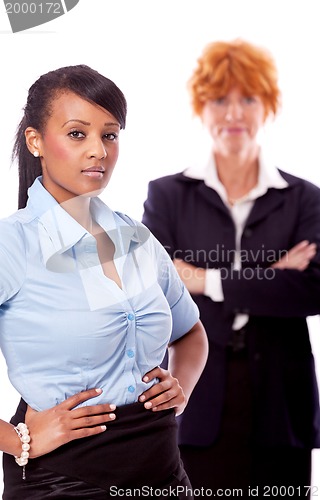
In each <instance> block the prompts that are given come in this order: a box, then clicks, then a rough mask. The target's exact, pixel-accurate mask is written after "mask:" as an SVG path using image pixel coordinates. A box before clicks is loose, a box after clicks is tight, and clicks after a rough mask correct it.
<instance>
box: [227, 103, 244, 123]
mask: <svg viewBox="0 0 320 500" xmlns="http://www.w3.org/2000/svg"><path fill="white" fill-rule="evenodd" d="M242 117H243V108H242V105H241V103H240V102H237V101H234V102H229V103H228V106H227V109H226V120H227V121H228V122H232V121H237V120H241V119H242Z"/></svg>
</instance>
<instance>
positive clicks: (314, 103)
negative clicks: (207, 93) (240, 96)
mask: <svg viewBox="0 0 320 500" xmlns="http://www.w3.org/2000/svg"><path fill="white" fill-rule="evenodd" d="M318 5H319V2H318V0H305V1H304V2H301V1H297V0H291V2H284V1H281V0H268V1H266V0H219V1H217V0H197V1H194V0H162V1H160V0H113V1H110V0H80V2H79V4H78V5H77V6H76V7H75V8H74V9H73V10H71V11H70V12H69V13H68V14H67V15H65V16H62V17H61V18H58V19H56V20H55V21H52V22H50V23H47V24H45V25H42V26H39V27H36V28H34V29H31V30H28V31H26V32H21V33H16V34H12V33H11V30H10V25H9V21H8V19H7V17H6V14H5V9H4V5H3V3H2V2H1V4H0V54H1V80H0V88H1V92H0V110H1V111H0V138H1V142H0V144H1V147H0V160H1V163H0V173H1V177H0V178H1V182H0V217H4V216H6V215H9V214H10V213H12V212H13V211H14V210H15V209H16V204H17V172H16V167H15V166H10V155H11V149H12V144H13V138H14V133H15V130H16V126H17V124H18V122H19V120H20V118H21V110H22V108H23V106H24V104H25V101H26V96H27V90H28V88H29V87H30V85H31V84H32V83H33V82H34V80H35V79H37V78H38V77H39V76H40V75H41V74H42V73H44V72H47V71H50V70H52V69H56V68H58V67H60V66H65V65H69V64H80V63H84V64H88V65H89V66H92V67H93V68H94V69H97V70H98V71H100V72H102V73H103V74H105V75H106V76H108V77H109V78H111V79H112V80H114V81H115V83H116V84H117V85H118V86H119V87H120V88H121V89H122V90H123V92H124V94H125V95H126V97H127V100H128V123H127V128H126V130H125V131H124V132H123V133H122V136H121V154H120V158H119V162H118V166H117V168H116V171H115V173H114V176H113V179H112V181H111V183H110V185H109V186H108V188H107V189H106V191H105V193H104V195H103V199H104V200H105V201H106V202H107V203H108V205H109V206H110V207H111V208H113V209H117V210H120V211H123V212H126V213H128V214H129V215H131V216H132V217H135V218H137V219H140V218H141V215H142V211H143V201H144V200H145V198H146V194H147V184H148V181H149V180H150V179H153V178H156V177H159V176H162V175H165V174H167V173H174V172H176V171H179V170H181V169H183V168H185V167H186V166H187V165H189V164H190V163H191V162H192V161H194V160H195V159H196V158H197V157H198V155H199V154H201V155H202V153H203V152H205V151H206V145H207V139H206V136H205V134H204V132H203V130H202V127H201V124H200V123H199V122H198V121H197V119H195V118H193V116H192V112H191V108H190V105H189V96H188V93H187V90H186V82H187V80H188V78H189V76H190V74H191V72H192V70H193V68H194V67H195V64H196V59H197V57H198V56H199V55H200V53H201V51H202V49H203V47H204V45H206V44H207V43H208V42H210V41H214V40H218V39H225V40H229V39H233V38H236V37H241V38H245V39H247V40H248V41H251V42H253V43H256V44H259V45H262V46H265V47H266V48H268V49H269V50H270V51H271V52H272V54H273V55H274V57H275V60H276V63H277V66H278V69H279V76H280V86H281V89H282V91H283V106H282V112H281V114H280V115H279V117H278V118H277V120H276V122H275V123H273V124H271V125H269V126H267V127H266V130H265V131H264V134H263V137H262V141H263V143H264V146H265V148H266V149H267V151H268V153H269V154H270V155H272V156H273V157H274V158H275V160H276V162H277V165H278V166H279V167H281V168H282V169H284V170H287V171H289V172H291V173H293V174H296V175H299V176H301V177H305V178H307V179H309V180H311V181H312V182H314V183H315V184H317V185H320V173H319V165H320V154H319V131H320V122H319V115H320V102H319V89H320V71H319V47H320V30H319V15H318V9H319V7H318ZM310 326H311V336H312V343H313V348H314V354H315V357H316V362H317V370H318V371H319V373H320V340H319V331H320V325H319V321H318V317H314V318H312V320H310ZM0 363H1V364H0V380H1V399H0V401H1V403H0V417H1V418H3V419H8V418H9V417H10V416H11V414H12V412H13V411H14V409H15V406H16V404H17V401H18V396H17V395H16V393H15V392H14V391H13V389H12V388H10V386H9V384H8V382H7V381H6V373H5V367H4V363H3V360H2V359H1V360H0ZM48 432H49V429H48ZM313 484H314V485H316V486H318V487H319V490H318V496H320V452H319V451H316V452H314V472H313Z"/></svg>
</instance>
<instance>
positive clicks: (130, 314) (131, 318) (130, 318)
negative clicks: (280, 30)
mask: <svg viewBox="0 0 320 500" xmlns="http://www.w3.org/2000/svg"><path fill="white" fill-rule="evenodd" d="M128 319H129V320H130V321H132V320H133V319H134V314H132V313H129V314H128Z"/></svg>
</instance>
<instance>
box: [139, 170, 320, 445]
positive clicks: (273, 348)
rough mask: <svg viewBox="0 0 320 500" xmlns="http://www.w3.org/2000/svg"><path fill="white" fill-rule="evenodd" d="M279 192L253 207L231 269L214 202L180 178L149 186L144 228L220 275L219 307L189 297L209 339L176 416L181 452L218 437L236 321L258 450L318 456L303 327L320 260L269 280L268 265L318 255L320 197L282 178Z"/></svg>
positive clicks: (229, 242)
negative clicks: (301, 249) (238, 317)
mask: <svg viewBox="0 0 320 500" xmlns="http://www.w3.org/2000/svg"><path fill="white" fill-rule="evenodd" d="M280 174H281V175H282V176H283V177H284V179H285V180H286V181H287V182H288V184H289V186H288V187H287V188H285V189H269V190H268V191H267V193H266V194H265V195H263V196H262V197H260V198H258V199H257V200H256V201H255V203H254V206H253V208H252V210H251V212H250V215H249V217H248V219H247V222H246V225H245V228H244V231H243V235H242V240H241V257H242V269H241V271H235V270H234V269H232V262H233V256H234V251H235V227H234V223H233V221H232V219H231V217H230V214H229V211H228V208H227V207H226V206H225V205H224V203H223V202H222V200H221V198H220V197H219V195H218V194H217V193H216V191H214V190H213V189H211V188H209V187H207V186H206V185H205V184H204V182H203V181H202V180H196V179H190V178H188V177H186V176H184V175H183V174H182V173H179V174H175V175H169V176H166V177H163V178H160V179H157V180H154V181H151V182H150V183H149V191H148V198H147V200H146V202H145V204H144V207H145V212H144V215H143V222H144V224H145V225H146V226H147V227H148V228H149V229H150V230H151V232H152V233H153V234H154V235H155V236H156V237H157V238H158V239H159V240H160V242H161V243H162V244H163V245H164V246H165V248H166V249H167V251H168V252H169V254H170V255H171V256H172V258H174V257H177V258H182V259H184V260H186V261H187V262H190V263H192V264H194V265H196V266H199V267H202V268H220V269H222V286H223V293H224V302H213V301H212V300H211V299H210V298H208V297H205V296H203V295H198V296H194V297H193V298H194V300H195V302H196V303H197V304H198V307H199V309H200V315H201V316H200V317H201V320H202V322H203V324H204V326H205V328H206V331H207V335H208V338H209V344H210V350H209V351H210V352H209V358H208V362H207V364H206V367H205V369H204V372H203V374H202V376H201V378H200V380H199V382H198V384H197V386H196V388H195V389H194V392H193V394H192V396H191V398H190V401H189V403H188V406H187V408H186V410H185V412H184V413H183V415H182V416H181V419H180V428H179V433H180V435H179V439H180V443H183V444H194V445H200V446H201V445H202V446H205V445H209V444H211V443H213V442H214V441H215V439H216V438H217V436H218V433H219V427H220V423H221V415H222V409H223V403H224V391H225V366H226V359H225V356H226V345H227V344H228V343H229V342H230V339H231V336H232V333H233V332H232V324H233V319H234V316H235V314H237V313H241V312H243V313H247V314H249V315H250V319H249V322H248V323H247V325H245V327H244V329H245V334H246V339H247V346H248V353H249V367H250V374H251V380H252V388H253V402H254V406H253V415H254V422H253V424H254V425H253V428H254V441H255V443H256V444H259V445H267V446H269V445H271V446H272V445H290V446H297V447H305V448H314V447H320V411H319V396H318V387H317V381H316V376H315V367H314V359H313V355H312V350H311V345H310V340H309V333H308V328H307V323H306V317H307V316H309V315H315V314H318V313H319V312H320V253H318V254H317V256H316V258H315V259H314V260H313V261H312V263H311V264H310V266H309V267H308V269H307V270H305V271H303V272H301V271H297V270H291V269H288V270H273V269H271V268H270V266H271V264H272V263H273V262H276V261H277V260H279V258H280V257H281V256H282V255H283V254H284V252H285V251H287V250H289V249H290V248H292V247H293V246H294V245H295V244H297V243H298V242H300V241H302V240H305V239H307V240H309V241H310V242H316V243H317V245H318V248H319V249H320V190H319V188H318V187H316V186H315V185H313V184H311V183H310V182H308V181H305V180H303V179H300V178H298V177H295V176H293V175H290V174H288V173H285V172H282V171H280Z"/></svg>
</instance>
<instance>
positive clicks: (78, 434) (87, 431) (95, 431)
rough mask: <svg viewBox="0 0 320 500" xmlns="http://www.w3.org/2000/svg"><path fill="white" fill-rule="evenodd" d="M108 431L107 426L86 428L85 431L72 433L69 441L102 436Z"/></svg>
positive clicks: (79, 430)
mask: <svg viewBox="0 0 320 500" xmlns="http://www.w3.org/2000/svg"><path fill="white" fill-rule="evenodd" d="M106 430H107V426H106V425H98V426H97V427H84V428H83V429H76V430H74V431H72V432H71V433H70V438H69V441H74V440H75V439H81V438H85V437H89V436H95V435H97V434H101V433H102V432H105V431H106Z"/></svg>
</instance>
